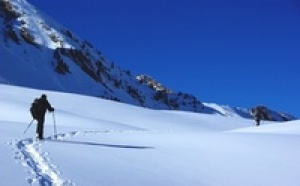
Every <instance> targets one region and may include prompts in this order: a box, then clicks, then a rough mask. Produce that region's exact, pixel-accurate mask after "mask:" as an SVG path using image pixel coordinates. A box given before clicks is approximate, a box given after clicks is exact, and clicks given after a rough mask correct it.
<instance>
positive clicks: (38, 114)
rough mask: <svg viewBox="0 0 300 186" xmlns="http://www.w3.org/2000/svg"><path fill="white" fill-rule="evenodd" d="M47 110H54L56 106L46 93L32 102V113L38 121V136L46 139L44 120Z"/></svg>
mask: <svg viewBox="0 0 300 186" xmlns="http://www.w3.org/2000/svg"><path fill="white" fill-rule="evenodd" d="M47 110H48V111H50V112H53V111H54V108H53V107H52V106H51V105H50V103H49V102H48V100H47V96H46V95H45V94H42V96H41V97H40V98H37V99H35V100H34V102H33V103H32V104H31V108H30V112H31V115H32V117H33V118H34V119H35V120H37V122H38V124H37V127H36V137H37V138H38V139H40V140H42V139H44V122H45V114H46V111H47Z"/></svg>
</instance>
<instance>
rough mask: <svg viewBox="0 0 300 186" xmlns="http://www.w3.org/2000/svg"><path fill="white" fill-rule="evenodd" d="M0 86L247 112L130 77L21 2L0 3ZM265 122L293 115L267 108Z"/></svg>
mask: <svg viewBox="0 0 300 186" xmlns="http://www.w3.org/2000/svg"><path fill="white" fill-rule="evenodd" d="M0 82H1V83H5V84H13V85H18V86H26V87H32V88H38V89H47V90H58V91H64V92H72V93H79V94H85V95H91V96H97V97H101V98H105V99H110V100H115V101H120V102H124V103H129V104H133V105H138V106H142V107H148V108H153V109H166V110H169V109H170V110H183V111H193V112H200V113H210V114H213V113H216V114H221V115H224V116H233V115H234V116H242V117H246V118H250V117H251V109H244V108H232V107H227V106H220V105H217V104H215V105H212V104H204V103H202V102H200V101H199V100H198V98H196V97H195V96H193V95H191V94H188V93H182V92H176V91H172V90H170V89H169V88H167V87H165V86H163V85H161V84H160V83H159V82H158V81H156V80H154V79H153V78H152V77H150V76H147V75H139V76H136V75H133V74H131V72H130V71H129V70H123V69H120V68H119V67H118V66H117V65H116V64H114V63H113V62H111V61H109V60H107V59H106V58H105V57H104V56H103V55H102V53H101V52H100V51H99V50H97V49H96V48H95V47H93V45H92V44H91V43H90V42H88V41H85V40H83V39H81V38H80V37H78V36H77V35H75V34H74V33H73V32H72V31H70V30H68V29H66V28H65V27H63V26H61V25H60V24H58V23H56V22H55V21H54V20H52V19H51V18H50V17H48V16H47V15H45V14H44V13H42V12H41V11H39V10H38V9H36V8H35V7H34V6H32V5H31V4H29V3H28V2H27V1H26V0H0ZM266 111H267V114H268V115H270V117H268V118H269V119H270V120H291V119H294V117H292V116H290V115H287V114H284V113H281V112H276V111H272V110H270V109H267V108H266Z"/></svg>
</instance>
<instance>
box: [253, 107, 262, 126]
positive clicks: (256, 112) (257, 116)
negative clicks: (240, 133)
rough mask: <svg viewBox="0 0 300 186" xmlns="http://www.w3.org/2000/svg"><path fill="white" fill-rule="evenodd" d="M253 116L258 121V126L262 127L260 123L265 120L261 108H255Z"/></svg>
mask: <svg viewBox="0 0 300 186" xmlns="http://www.w3.org/2000/svg"><path fill="white" fill-rule="evenodd" d="M253 116H254V119H255V121H256V126H259V125H260V121H261V120H262V119H263V112H262V110H261V109H260V108H259V107H256V108H254V110H253Z"/></svg>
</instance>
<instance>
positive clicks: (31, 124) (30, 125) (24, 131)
mask: <svg viewBox="0 0 300 186" xmlns="http://www.w3.org/2000/svg"><path fill="white" fill-rule="evenodd" d="M33 121H34V119H32V120H31V122H30V123H29V125H28V126H27V128H26V129H25V130H24V134H25V133H26V132H27V130H28V129H29V127H30V126H31V125H32V123H33Z"/></svg>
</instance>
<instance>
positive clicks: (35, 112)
mask: <svg viewBox="0 0 300 186" xmlns="http://www.w3.org/2000/svg"><path fill="white" fill-rule="evenodd" d="M40 107H41V106H40V103H39V99H38V98H35V99H34V101H33V102H32V103H31V106H30V113H31V116H32V117H33V119H37V118H38V116H39V113H40Z"/></svg>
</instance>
